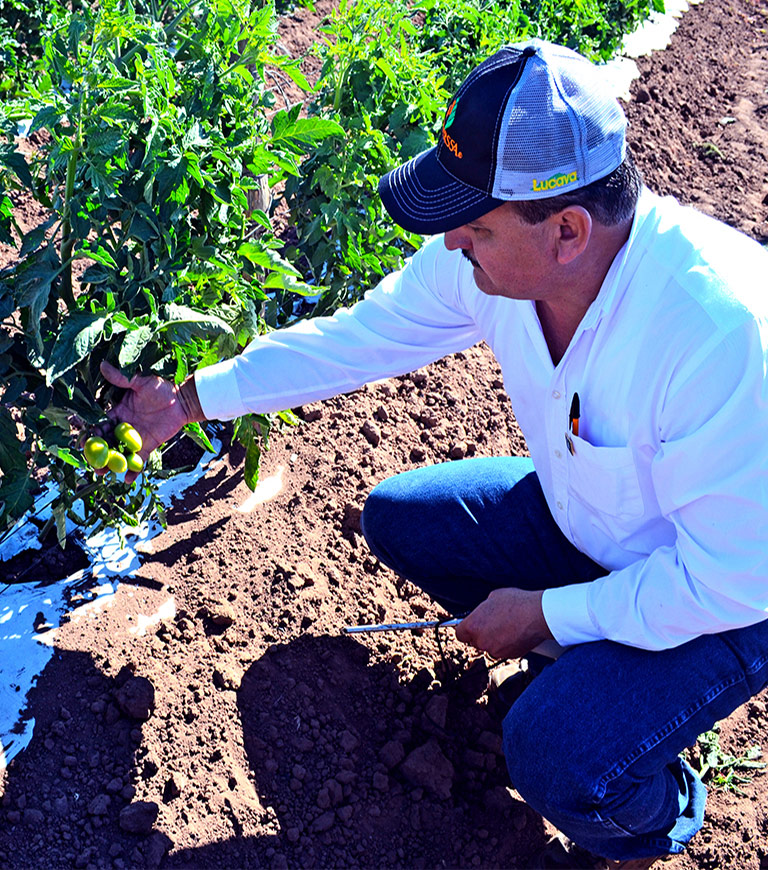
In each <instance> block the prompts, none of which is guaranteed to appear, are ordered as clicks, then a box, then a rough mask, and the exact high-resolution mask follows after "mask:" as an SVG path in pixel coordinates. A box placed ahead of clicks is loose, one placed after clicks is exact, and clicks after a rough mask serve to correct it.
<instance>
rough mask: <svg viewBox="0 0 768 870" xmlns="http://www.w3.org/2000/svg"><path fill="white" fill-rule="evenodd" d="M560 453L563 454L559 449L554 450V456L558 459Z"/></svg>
mask: <svg viewBox="0 0 768 870" xmlns="http://www.w3.org/2000/svg"><path fill="white" fill-rule="evenodd" d="M562 455H563V454H562V453H561V452H560V451H559V450H555V456H557V458H558V459H560V457H561V456H562Z"/></svg>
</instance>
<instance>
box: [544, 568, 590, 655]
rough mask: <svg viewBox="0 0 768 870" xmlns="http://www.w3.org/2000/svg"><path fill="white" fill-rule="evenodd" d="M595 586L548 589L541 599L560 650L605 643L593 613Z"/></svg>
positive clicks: (584, 584) (581, 585)
mask: <svg viewBox="0 0 768 870" xmlns="http://www.w3.org/2000/svg"><path fill="white" fill-rule="evenodd" d="M591 585H592V584H591V583H573V584H571V585H570V586H557V587H554V588H552V589H545V590H544V595H543V596H542V598H541V607H542V610H543V611H544V619H545V620H546V622H547V625H548V626H549V630H550V631H551V632H552V634H553V636H554V638H555V640H556V641H557V642H558V643H559V644H560V646H572V645H573V644H575V643H589V641H593V640H603V639H604V635H602V634H601V633H600V632H599V631H598V629H597V627H596V626H595V624H594V622H593V621H592V617H591V615H590V612H589V604H588V602H587V597H588V595H589V587H590V586H591Z"/></svg>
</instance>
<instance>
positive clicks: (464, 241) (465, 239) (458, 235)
mask: <svg viewBox="0 0 768 870" xmlns="http://www.w3.org/2000/svg"><path fill="white" fill-rule="evenodd" d="M443 239H444V241H445V247H446V248H448V250H449V251H458V250H464V251H469V250H471V248H472V240H471V238H470V235H469V232H467V228H466V227H464V226H461V227H457V228H456V229H455V230H448V232H447V233H446V234H445V235H444V236H443Z"/></svg>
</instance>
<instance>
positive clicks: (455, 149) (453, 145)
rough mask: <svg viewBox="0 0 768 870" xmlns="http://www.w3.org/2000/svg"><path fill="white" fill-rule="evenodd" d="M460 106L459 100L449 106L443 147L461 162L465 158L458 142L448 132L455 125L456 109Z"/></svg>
mask: <svg viewBox="0 0 768 870" xmlns="http://www.w3.org/2000/svg"><path fill="white" fill-rule="evenodd" d="M458 105H459V98H458V97H456V99H455V100H454V101H453V102H452V103H451V105H450V106H448V111H447V112H446V113H445V120H444V121H443V130H442V134H443V145H445V147H446V148H447V149H448V150H449V151H450V152H451V154H453V155H454V156H455V157H458V158H459V160H461V158H462V157H463V156H464V155H463V154H462V153H461V151H459V145H458V143H457V142H456V140H455V139H454V138H453V137H452V136H449V135H448V133H447V132H446V131H447V130H448V128H449V127H450V126H451V124H453V122H454V121H455V120H456V107H457V106H458Z"/></svg>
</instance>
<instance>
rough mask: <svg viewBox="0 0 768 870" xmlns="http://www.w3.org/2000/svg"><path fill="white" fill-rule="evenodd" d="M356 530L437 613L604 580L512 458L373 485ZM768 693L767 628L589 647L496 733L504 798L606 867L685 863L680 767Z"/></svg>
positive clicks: (529, 692)
mask: <svg viewBox="0 0 768 870" xmlns="http://www.w3.org/2000/svg"><path fill="white" fill-rule="evenodd" d="M362 527H363V532H364V534H365V537H366V539H367V541H368V544H369V546H370V548H371V550H372V552H373V553H374V554H375V555H376V556H377V557H378V558H379V559H380V560H381V561H382V562H384V563H385V564H386V565H388V566H389V567H390V568H392V569H393V570H394V571H396V572H397V573H399V574H400V575H402V576H403V577H406V578H407V579H409V580H411V581H412V582H414V583H416V584H418V585H419V586H421V587H422V588H423V589H424V590H426V591H427V592H428V593H430V595H432V596H433V597H434V598H435V599H436V600H438V601H439V602H440V603H441V604H443V606H445V607H446V608H447V609H448V610H449V611H451V612H454V613H458V612H462V611H465V610H468V609H470V608H472V607H474V606H476V605H477V604H479V603H480V602H481V601H482V600H484V599H485V598H486V596H487V595H488V593H489V592H490V591H491V590H492V589H494V588H497V587H504V586H517V587H519V588H524V589H543V588H548V587H552V586H558V585H564V584H567V583H574V582H584V581H589V580H592V579H594V578H596V577H598V576H601V575H603V574H605V573H606V572H605V569H603V568H602V567H600V566H599V565H597V564H596V563H595V562H593V561H592V560H590V559H589V558H587V557H586V556H585V555H584V554H583V553H580V552H579V551H578V550H577V549H576V548H575V547H574V546H573V545H572V544H571V543H570V542H569V541H568V540H567V539H566V538H565V537H564V535H563V534H562V532H561V531H560V530H559V528H558V527H557V525H556V523H555V522H554V520H553V519H552V515H551V514H550V512H549V508H548V507H547V504H546V501H545V500H544V496H543V493H542V491H541V487H540V485H539V482H538V478H537V477H536V474H535V472H534V471H533V464H532V462H531V460H530V459H527V458H525V457H510V458H492V459H467V460H463V461H460V462H453V463H447V464H445V465H439V466H431V467H426V468H419V469H415V470H413V471H408V472H405V473H404V474H400V475H398V476H396V477H393V478H390V479H389V480H385V481H384V482H383V483H381V484H379V485H378V486H377V487H376V488H375V489H374V490H373V491H372V492H371V494H370V496H369V498H368V500H367V502H366V505H365V509H364V511H363V516H362ZM766 683H768V621H764V622H761V623H759V624H758V625H755V626H751V627H748V628H742V629H737V630H732V631H726V632H723V633H721V634H714V635H706V636H703V637H699V638H696V639H695V640H692V641H689V642H688V643H685V644H683V645H681V646H679V647H676V648H674V649H668V650H662V651H659V652H651V651H648V650H642V649H636V648H633V647H629V646H624V645H621V644H618V643H613V642H612V641H607V640H602V641H596V642H594V643H586V644H579V645H577V646H573V647H571V648H570V649H568V650H567V651H566V652H565V653H563V655H562V656H561V657H560V658H559V659H557V661H555V662H553V663H552V664H551V665H550V666H548V667H546V668H545V669H544V670H543V671H542V672H541V673H540V674H539V675H538V676H537V677H536V679H535V680H534V681H533V682H532V683H531V685H530V686H529V687H528V688H527V689H526V690H525V691H524V692H523V694H522V695H521V696H520V698H519V699H518V700H517V701H516V702H515V703H514V704H513V706H512V708H511V709H510V711H509V713H508V714H507V716H506V718H505V719H504V752H505V755H506V760H507V767H508V769H509V774H510V777H511V780H512V784H513V785H514V787H515V788H516V789H517V791H518V792H519V793H520V794H521V795H522V797H523V798H524V799H525V800H526V801H527V802H528V804H529V805H530V806H531V807H533V808H534V809H535V810H536V811H537V812H539V813H541V815H543V816H545V817H546V818H547V819H549V820H550V821H551V822H552V823H553V824H554V825H555V826H556V827H557V828H559V829H560V830H561V831H562V832H563V833H564V834H566V835H567V836H568V837H570V838H571V839H572V840H573V841H574V842H576V843H578V844H579V845H580V846H583V847H584V848H586V849H589V850H590V851H592V852H595V853H596V854H598V855H602V856H604V857H607V858H614V859H624V858H641V857H645V856H650V855H663V854H675V853H678V852H682V851H683V849H684V848H685V845H686V844H687V843H688V841H689V840H690V839H691V837H692V836H693V835H694V834H695V833H696V832H697V831H698V830H699V828H700V827H701V825H702V822H703V817H704V802H705V798H706V789H705V787H704V785H703V784H702V783H701V781H700V780H699V778H698V777H697V775H696V774H695V772H694V771H693V769H692V768H691V767H690V766H689V765H688V764H687V763H686V762H685V761H684V760H683V759H681V758H680V757H679V753H680V752H681V751H682V750H683V749H684V748H685V747H686V746H691V745H692V744H693V743H695V741H696V738H697V736H698V735H699V734H701V733H702V732H704V731H707V730H708V729H710V728H711V727H712V725H713V724H714V723H715V722H717V721H718V720H720V719H723V718H725V717H726V716H728V715H729V714H730V713H732V712H733V710H735V709H736V708H737V707H738V706H739V705H741V704H743V703H744V702H745V701H747V700H748V699H749V698H750V697H752V695H754V694H756V693H757V692H759V691H760V690H761V689H762V688H763V687H764V686H765V685H766Z"/></svg>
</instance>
